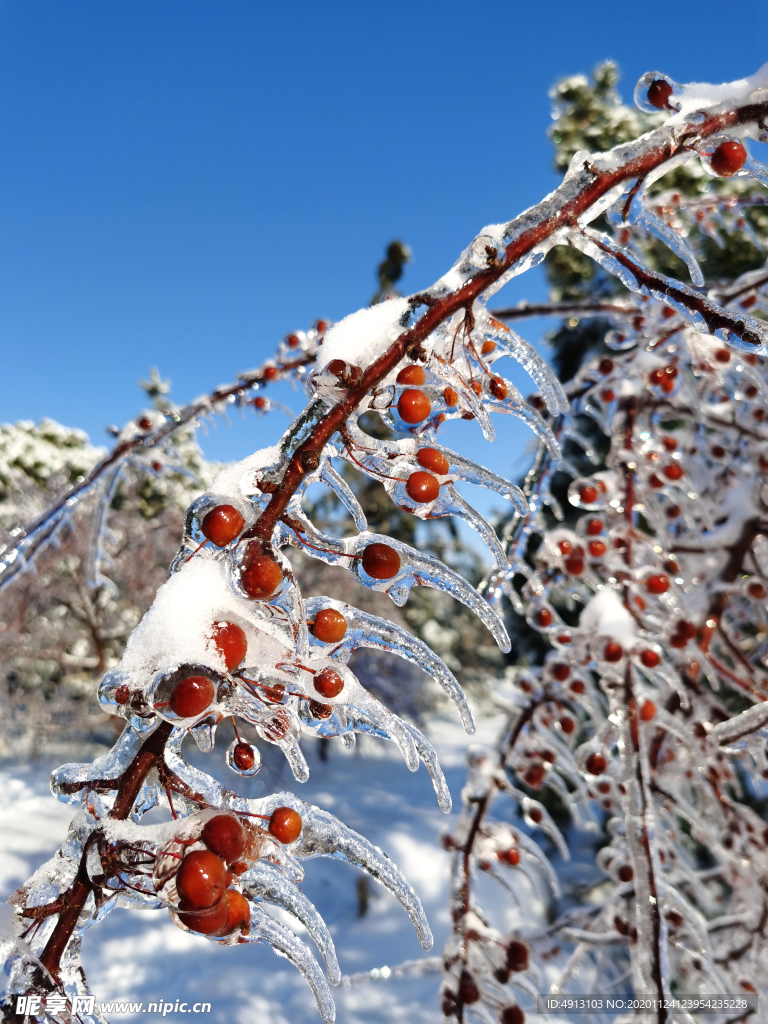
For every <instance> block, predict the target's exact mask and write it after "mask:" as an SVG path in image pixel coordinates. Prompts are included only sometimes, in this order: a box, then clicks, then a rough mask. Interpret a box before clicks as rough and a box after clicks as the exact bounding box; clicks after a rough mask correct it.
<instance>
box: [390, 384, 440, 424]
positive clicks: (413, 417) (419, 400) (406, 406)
mask: <svg viewBox="0 0 768 1024" xmlns="http://www.w3.org/2000/svg"><path fill="white" fill-rule="evenodd" d="M397 411H398V412H399V413H400V419H401V420H403V422H404V423H421V421H422V420H425V419H426V418H427V416H429V414H430V412H431V411H432V403H431V402H430V400H429V399H428V398H427V396H426V395H425V394H424V392H423V391H418V390H417V389H416V388H407V389H406V390H405V391H404V392H403V393H402V395H400V399H399V401H398V403H397Z"/></svg>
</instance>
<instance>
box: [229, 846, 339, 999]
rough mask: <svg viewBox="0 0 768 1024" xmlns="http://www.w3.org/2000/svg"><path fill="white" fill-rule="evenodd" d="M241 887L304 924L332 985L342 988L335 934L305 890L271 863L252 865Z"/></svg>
mask: <svg viewBox="0 0 768 1024" xmlns="http://www.w3.org/2000/svg"><path fill="white" fill-rule="evenodd" d="M240 883H241V884H242V886H243V888H244V889H245V891H246V892H247V893H248V894H249V895H250V896H251V897H252V898H254V899H263V900H266V902H267V903H274V904H275V906H278V907H282V908H283V910H287V911H288V912H289V913H290V914H293V916H294V917H296V918H298V920H299V921H301V923H302V924H303V925H304V927H305V928H306V929H307V931H308V932H309V934H310V935H311V936H312V939H313V940H314V942H315V944H316V946H317V948H318V949H319V950H320V953H321V955H322V957H323V960H324V961H325V965H326V967H327V969H328V977H329V978H330V981H331V984H332V985H338V984H339V982H340V981H341V971H340V970H339V964H338V961H337V959H336V950H335V949H334V946H333V939H332V938H331V933H330V932H329V931H328V929H327V927H326V925H325V921H323V919H322V917H321V916H320V914H319V913H318V912H317V910H316V909H315V907H314V906H313V904H312V903H310V901H309V900H308V899H307V897H306V896H305V895H304V893H303V892H302V891H301V889H299V888H298V887H297V886H295V885H294V884H293V883H292V882H291V881H290V880H289V879H287V878H286V877H285V875H284V874H283V873H282V871H281V870H280V869H279V868H278V867H277V866H276V865H275V864H271V863H270V862H269V861H267V860H258V861H256V863H255V864H252V865H251V866H250V867H249V868H248V870H247V871H246V872H245V874H244V875H241V876H240Z"/></svg>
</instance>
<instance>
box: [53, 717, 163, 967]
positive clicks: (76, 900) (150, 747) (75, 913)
mask: <svg viewBox="0 0 768 1024" xmlns="http://www.w3.org/2000/svg"><path fill="white" fill-rule="evenodd" d="M172 729H173V726H172V725H171V723H170V722H161V723H160V725H158V727H157V728H156V729H155V731H154V732H153V733H152V734H151V736H149V737H148V738H147V739H146V740H145V741H144V743H143V744H142V746H141V749H140V750H139V752H138V753H137V754H136V756H135V757H134V759H133V760H132V761H131V763H130V764H129V765H128V767H127V768H126V769H125V771H124V772H123V774H122V775H121V776H120V783H119V785H118V787H117V796H116V797H115V803H114V805H113V807H112V811H111V813H110V817H111V818H116V819H117V820H118V821H125V819H126V818H127V817H128V815H129V814H130V813H131V811H132V810H133V805H134V804H135V802H136V797H137V796H138V795H139V790H140V789H141V787H142V786H143V784H144V781H145V780H146V778H147V776H148V775H149V773H150V772H151V771H152V769H153V768H156V767H157V766H158V764H159V763H162V757H163V751H164V750H165V744H166V742H167V740H168V737H169V736H170V735H171V730H172ZM105 781H106V780H105ZM109 781H111V780H109ZM110 788H111V786H110ZM87 850H88V848H87V845H86V848H85V849H84V850H83V856H82V857H81V859H80V865H79V867H78V869H77V875H76V876H75V880H74V882H73V883H72V885H71V886H70V887H69V889H67V891H66V892H65V893H63V894H62V896H61V897H60V899H61V902H62V904H63V906H64V909H63V910H62V911H61V913H60V914H59V919H58V921H57V922H56V925H55V927H54V929H53V931H52V932H51V936H50V938H49V939H48V942H47V943H46V944H45V949H44V950H43V952H42V953H41V955H40V963H41V964H42V965H43V967H45V968H46V970H47V971H48V973H49V974H51V975H52V976H53V977H54V978H58V973H59V964H60V962H61V957H62V954H63V953H64V950H65V949H66V947H67V943H68V942H69V940H70V938H71V937H72V933H73V931H74V930H75V927H76V925H77V921H78V918H79V917H80V914H81V913H82V911H83V907H84V906H85V902H86V900H87V899H88V896H89V894H90V893H91V891H92V887H93V884H92V882H91V880H90V878H89V877H88V873H87V871H86V868H85V859H86V854H87Z"/></svg>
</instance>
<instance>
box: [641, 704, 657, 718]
mask: <svg viewBox="0 0 768 1024" xmlns="http://www.w3.org/2000/svg"><path fill="white" fill-rule="evenodd" d="M655 714H656V705H655V704H654V703H653V701H652V700H647V701H645V702H644V703H643V705H642V707H641V708H640V719H641V721H643V722H650V720H651V719H652V718H653V717H654V715H655Z"/></svg>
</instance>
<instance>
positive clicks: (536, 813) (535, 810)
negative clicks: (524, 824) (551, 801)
mask: <svg viewBox="0 0 768 1024" xmlns="http://www.w3.org/2000/svg"><path fill="white" fill-rule="evenodd" d="M528 817H529V818H530V819H531V821H535V822H536V824H537V825H538V824H539V823H540V822H542V821H543V820H544V812H543V811H542V810H541V808H540V807H532V808H531V809H530V811H529V812H528Z"/></svg>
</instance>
